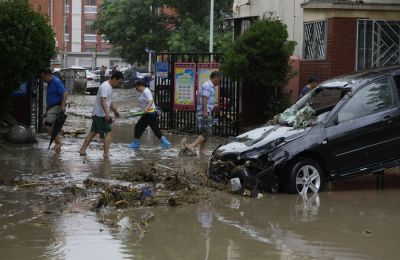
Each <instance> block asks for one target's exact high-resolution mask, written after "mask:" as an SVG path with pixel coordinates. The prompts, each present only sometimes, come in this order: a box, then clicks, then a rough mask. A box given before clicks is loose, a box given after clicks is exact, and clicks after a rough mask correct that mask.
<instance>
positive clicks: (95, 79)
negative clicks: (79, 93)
mask: <svg viewBox="0 0 400 260" xmlns="http://www.w3.org/2000/svg"><path fill="white" fill-rule="evenodd" d="M86 81H87V83H86V89H85V92H86V93H89V94H91V95H95V94H97V91H98V90H99V87H100V74H99V75H96V74H95V73H92V72H90V71H89V70H86Z"/></svg>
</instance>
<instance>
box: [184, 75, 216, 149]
mask: <svg viewBox="0 0 400 260" xmlns="http://www.w3.org/2000/svg"><path fill="white" fill-rule="evenodd" d="M220 81H221V75H220V74H219V72H218V71H213V72H212V73H211V75H210V80H208V81H207V82H205V83H204V84H203V85H202V86H201V87H200V88H199V89H198V90H197V108H196V119H197V127H198V129H199V133H200V135H199V136H198V137H197V139H196V140H195V141H194V142H193V143H191V144H190V145H186V144H184V146H185V148H186V149H188V150H190V151H191V152H192V153H193V155H196V154H197V153H196V146H197V145H199V144H200V154H204V152H205V142H206V141H207V138H208V137H209V136H210V135H211V134H212V126H213V123H214V119H213V118H212V112H213V110H214V105H215V87H216V86H218V85H219V83H220ZM182 142H184V141H183V140H182Z"/></svg>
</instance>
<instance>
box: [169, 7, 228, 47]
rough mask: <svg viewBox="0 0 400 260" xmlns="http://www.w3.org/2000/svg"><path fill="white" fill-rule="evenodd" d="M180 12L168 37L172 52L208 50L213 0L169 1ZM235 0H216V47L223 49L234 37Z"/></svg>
mask: <svg viewBox="0 0 400 260" xmlns="http://www.w3.org/2000/svg"><path fill="white" fill-rule="evenodd" d="M165 4H166V5H167V6H170V7H172V8H174V9H175V10H176V11H177V15H176V16H175V17H174V18H175V19H173V23H174V27H172V28H171V36H170V37H169V39H168V49H169V50H170V51H181V52H187V51H208V48H209V40H210V39H209V36H210V31H209V30H210V27H209V26H210V1H209V0H206V1H204V0H165ZM231 7H232V1H231V0H218V1H215V6H214V50H215V51H222V50H223V48H224V46H225V44H226V43H228V42H230V41H231V39H232V33H231V32H232V28H231V26H230V23H229V21H228V20H227V18H228V17H229V16H230V9H231Z"/></svg>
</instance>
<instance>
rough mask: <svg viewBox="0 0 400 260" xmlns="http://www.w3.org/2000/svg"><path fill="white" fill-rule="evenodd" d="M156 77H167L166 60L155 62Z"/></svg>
mask: <svg viewBox="0 0 400 260" xmlns="http://www.w3.org/2000/svg"><path fill="white" fill-rule="evenodd" d="M156 77H157V78H162V79H167V78H168V62H157V63H156Z"/></svg>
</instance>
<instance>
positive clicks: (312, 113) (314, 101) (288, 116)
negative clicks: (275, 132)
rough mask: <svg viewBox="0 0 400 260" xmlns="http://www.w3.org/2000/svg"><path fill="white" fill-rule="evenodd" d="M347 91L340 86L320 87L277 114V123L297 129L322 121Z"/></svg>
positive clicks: (347, 89)
mask: <svg viewBox="0 0 400 260" xmlns="http://www.w3.org/2000/svg"><path fill="white" fill-rule="evenodd" d="M349 90H350V88H346V87H344V86H342V85H338V86H331V85H329V86H324V85H322V86H320V87H318V88H316V89H315V90H313V91H310V92H309V93H307V94H306V95H305V96H304V97H302V98H301V99H300V100H299V101H297V102H296V103H295V104H294V105H293V106H292V107H290V108H288V109H286V110H285V111H284V112H283V113H281V114H279V117H278V121H277V123H279V124H280V125H288V126H293V127H295V128H299V127H308V126H311V125H313V124H314V123H316V122H319V121H322V120H323V119H324V118H325V117H326V116H327V115H328V114H329V111H331V110H332V109H333V108H334V107H335V106H336V104H337V103H338V102H339V101H340V100H341V99H342V98H343V97H344V96H345V95H346V93H347V92H348V91H349Z"/></svg>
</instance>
